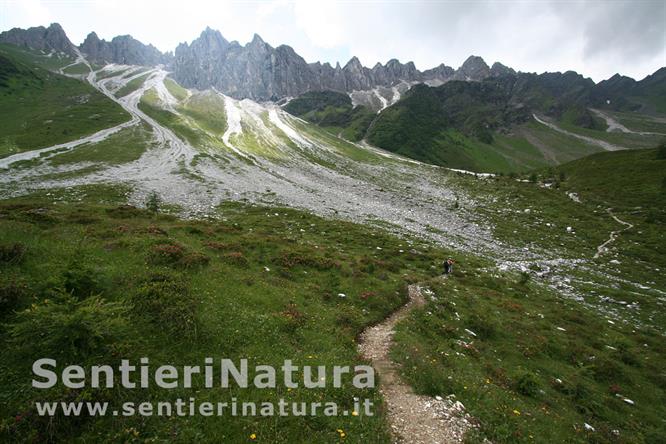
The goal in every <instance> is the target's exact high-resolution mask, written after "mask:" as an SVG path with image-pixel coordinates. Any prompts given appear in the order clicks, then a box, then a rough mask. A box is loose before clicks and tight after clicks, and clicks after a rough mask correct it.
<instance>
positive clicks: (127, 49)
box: [80, 32, 170, 66]
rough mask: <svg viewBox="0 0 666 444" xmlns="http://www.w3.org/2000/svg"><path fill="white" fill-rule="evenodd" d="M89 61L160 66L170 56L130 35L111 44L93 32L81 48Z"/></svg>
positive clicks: (113, 40) (120, 37)
mask: <svg viewBox="0 0 666 444" xmlns="http://www.w3.org/2000/svg"><path fill="white" fill-rule="evenodd" d="M80 49H81V52H82V53H83V54H85V55H86V57H87V58H88V60H90V61H91V62H95V63H100V64H104V63H119V64H123V65H149V66H153V65H159V64H166V63H168V62H169V61H170V54H168V53H167V54H162V53H161V52H160V51H159V50H158V49H157V48H155V47H154V46H152V45H144V44H143V43H141V42H140V41H138V40H136V39H134V38H133V37H132V36H129V35H121V36H118V37H114V38H113V39H112V40H111V41H110V42H107V41H106V40H100V39H99V37H97V34H95V33H94V32H91V33H90V34H88V36H87V37H86V39H85V40H84V41H83V43H82V44H81V46H80Z"/></svg>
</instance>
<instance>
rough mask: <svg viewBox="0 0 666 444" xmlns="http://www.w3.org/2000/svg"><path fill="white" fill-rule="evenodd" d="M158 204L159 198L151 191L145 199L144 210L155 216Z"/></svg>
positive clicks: (158, 208) (159, 202)
mask: <svg viewBox="0 0 666 444" xmlns="http://www.w3.org/2000/svg"><path fill="white" fill-rule="evenodd" d="M160 204H161V199H160V196H159V195H158V194H157V193H156V192H155V191H151V192H150V194H149V195H148V198H147V199H146V209H147V210H148V211H150V212H151V213H153V214H156V213H158V212H159V211H160Z"/></svg>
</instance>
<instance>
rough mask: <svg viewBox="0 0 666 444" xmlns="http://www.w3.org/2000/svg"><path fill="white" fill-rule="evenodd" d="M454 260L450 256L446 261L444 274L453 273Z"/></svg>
mask: <svg viewBox="0 0 666 444" xmlns="http://www.w3.org/2000/svg"><path fill="white" fill-rule="evenodd" d="M454 262H455V261H454V260H453V259H451V258H448V259H447V260H446V262H444V274H451V273H453V264H454Z"/></svg>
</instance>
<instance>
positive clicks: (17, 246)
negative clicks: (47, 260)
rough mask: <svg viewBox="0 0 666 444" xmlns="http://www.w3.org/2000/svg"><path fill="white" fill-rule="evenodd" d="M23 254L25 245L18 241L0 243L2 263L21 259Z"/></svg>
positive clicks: (15, 261)
mask: <svg viewBox="0 0 666 444" xmlns="http://www.w3.org/2000/svg"><path fill="white" fill-rule="evenodd" d="M24 254H25V245H23V244H22V243H20V242H15V243H13V244H5V245H0V262H2V263H6V264H9V263H18V262H20V261H21V259H23V255H24Z"/></svg>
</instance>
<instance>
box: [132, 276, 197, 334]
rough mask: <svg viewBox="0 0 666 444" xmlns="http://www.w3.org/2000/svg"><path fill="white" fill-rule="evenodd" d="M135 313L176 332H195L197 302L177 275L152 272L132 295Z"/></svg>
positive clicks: (183, 280) (181, 278)
mask: <svg viewBox="0 0 666 444" xmlns="http://www.w3.org/2000/svg"><path fill="white" fill-rule="evenodd" d="M132 302H133V303H134V308H135V310H136V312H137V313H140V314H143V315H146V316H147V317H148V318H149V319H150V320H151V321H153V322H155V323H156V324H157V325H160V326H161V327H164V328H168V329H171V330H173V331H174V332H175V333H179V334H193V335H196V332H197V322H196V316H195V315H196V305H197V301H196V299H195V298H194V297H193V296H192V294H191V293H190V291H189V288H188V285H187V282H186V281H185V279H184V277H183V276H182V275H179V274H156V275H153V276H151V277H150V278H149V279H148V280H147V281H146V282H144V283H143V284H141V285H140V286H139V288H138V289H137V291H136V292H135V293H134V294H133V296H132Z"/></svg>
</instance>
